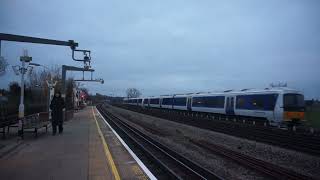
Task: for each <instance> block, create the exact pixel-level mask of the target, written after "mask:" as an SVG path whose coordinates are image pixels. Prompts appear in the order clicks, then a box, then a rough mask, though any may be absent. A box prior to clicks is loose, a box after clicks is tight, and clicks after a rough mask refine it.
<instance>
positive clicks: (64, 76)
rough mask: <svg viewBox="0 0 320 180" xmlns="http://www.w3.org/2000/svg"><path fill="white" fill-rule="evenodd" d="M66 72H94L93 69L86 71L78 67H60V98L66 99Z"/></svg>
mask: <svg viewBox="0 0 320 180" xmlns="http://www.w3.org/2000/svg"><path fill="white" fill-rule="evenodd" d="M67 71H82V72H85V71H88V72H94V69H86V68H79V67H74V66H67V65H62V92H61V93H62V97H63V98H65V97H66V75H67Z"/></svg>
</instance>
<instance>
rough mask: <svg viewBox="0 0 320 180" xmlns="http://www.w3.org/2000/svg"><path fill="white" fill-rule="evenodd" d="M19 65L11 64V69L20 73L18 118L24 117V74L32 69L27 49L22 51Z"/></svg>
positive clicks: (17, 73)
mask: <svg viewBox="0 0 320 180" xmlns="http://www.w3.org/2000/svg"><path fill="white" fill-rule="evenodd" d="M20 61H21V66H13V70H14V72H15V73H16V75H19V74H20V75H21V83H20V86H21V88H20V89H21V94H20V104H19V118H23V117H24V76H25V74H26V73H27V72H28V70H29V71H31V70H32V66H29V63H30V62H31V61H32V57H30V56H28V51H27V50H24V51H23V56H20Z"/></svg>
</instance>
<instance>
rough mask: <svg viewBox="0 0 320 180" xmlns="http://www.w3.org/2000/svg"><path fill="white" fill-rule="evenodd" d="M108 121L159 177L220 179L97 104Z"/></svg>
mask: <svg viewBox="0 0 320 180" xmlns="http://www.w3.org/2000/svg"><path fill="white" fill-rule="evenodd" d="M97 108H98V110H99V111H100V113H101V114H102V115H103V116H104V117H105V118H106V119H107V121H108V123H109V124H110V125H111V126H112V127H113V128H114V129H115V130H116V131H117V133H118V134H119V135H120V136H121V138H123V139H124V140H125V141H126V143H127V144H128V145H129V146H130V147H131V148H132V149H134V151H135V153H136V154H137V155H138V156H139V154H140V156H139V157H140V159H141V160H142V161H143V162H144V163H145V164H146V165H147V166H148V167H149V169H151V171H152V172H153V174H154V175H155V176H156V177H157V178H159V179H222V178H221V177H219V176H218V175H216V174H214V173H213V172H211V171H209V170H207V169H205V168H203V167H201V166H200V165H198V164H197V163H195V162H193V161H191V160H189V159H187V158H185V157H183V156H182V155H180V154H178V153H177V152H175V151H174V150H172V149H170V148H169V147H167V146H165V145H163V144H161V143H159V142H158V141H156V140H154V139H152V138H151V137H149V136H147V135H146V134H144V133H143V132H141V131H140V130H138V129H136V128H134V127H132V126H130V125H129V124H128V123H126V122H124V121H122V120H121V119H119V118H118V117H116V116H115V115H113V114H112V113H110V112H108V111H107V110H106V109H105V108H104V107H102V106H97Z"/></svg>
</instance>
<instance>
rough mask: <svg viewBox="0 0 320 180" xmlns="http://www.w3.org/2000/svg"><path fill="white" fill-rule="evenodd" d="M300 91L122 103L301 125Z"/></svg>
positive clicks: (126, 100)
mask: <svg viewBox="0 0 320 180" xmlns="http://www.w3.org/2000/svg"><path fill="white" fill-rule="evenodd" d="M304 102H305V101H304V95H303V93H302V92H300V91H298V90H295V89H290V88H283V87H282V88H265V89H242V90H237V91H236V90H226V91H221V92H200V93H188V94H173V95H161V96H152V97H144V98H124V99H123V103H124V104H130V105H134V106H141V107H142V108H162V109H173V110H180V111H191V112H200V113H210V114H214V115H220V116H224V117H227V118H239V119H248V118H249V119H250V118H251V119H257V120H261V121H262V120H264V121H266V122H268V123H269V124H270V125H272V126H281V125H297V124H304V123H305V121H306V120H305V103H304Z"/></svg>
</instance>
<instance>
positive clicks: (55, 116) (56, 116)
mask: <svg viewBox="0 0 320 180" xmlns="http://www.w3.org/2000/svg"><path fill="white" fill-rule="evenodd" d="M63 108H65V103H64V100H63V99H62V98H61V97H55V96H54V97H53V99H52V101H51V104H50V109H51V110H52V112H51V115H52V121H53V122H62V114H63Z"/></svg>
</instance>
